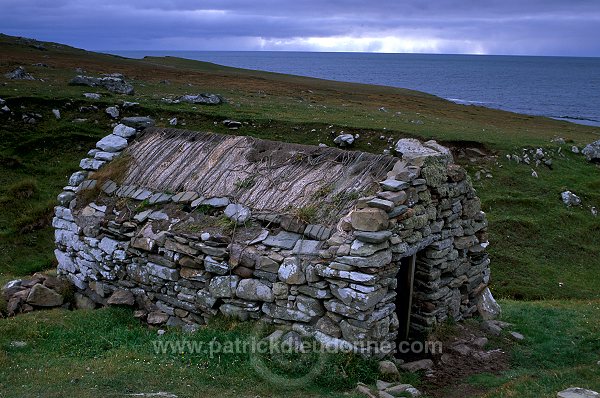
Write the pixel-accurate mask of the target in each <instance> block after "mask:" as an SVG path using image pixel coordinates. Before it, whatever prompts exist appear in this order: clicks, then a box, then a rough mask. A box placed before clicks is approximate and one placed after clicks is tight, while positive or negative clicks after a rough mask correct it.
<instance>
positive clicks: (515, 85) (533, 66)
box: [105, 51, 600, 126]
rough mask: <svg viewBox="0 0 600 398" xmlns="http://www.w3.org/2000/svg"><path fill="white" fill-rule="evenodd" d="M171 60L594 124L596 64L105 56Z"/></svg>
mask: <svg viewBox="0 0 600 398" xmlns="http://www.w3.org/2000/svg"><path fill="white" fill-rule="evenodd" d="M105 52H106V53H110V54H115V55H121V56H125V57H130V58H143V57H144V56H167V55H168V56H176V57H181V58H189V59H194V60H199V61H207V62H213V63H216V64H220V65H226V66H233V67H238V68H245V69H256V70H263V71H269V72H279V73H287V74H293V75H300V76H309V77H317V78H322V79H330V80H339V81H348V82H355V83H366V84H379V85H386V86H393V87H401V88H408V89H413V90H419V91H423V92H426V93H430V94H434V95H437V96H439V97H442V98H445V99H447V100H450V101H453V102H455V103H458V104H463V105H475V106H485V107H489V108H495V109H502V110H506V111H512V112H517V113H522V114H528V115H536V116H546V117H551V118H553V119H558V120H564V121H568V122H573V123H578V124H584V125H589V126H600V58H577V57H539V56H531V57H529V56H498V55H493V56H488V55H435V54H377V53H311V52H261V51H248V52H245V51H223V52H220V51H105Z"/></svg>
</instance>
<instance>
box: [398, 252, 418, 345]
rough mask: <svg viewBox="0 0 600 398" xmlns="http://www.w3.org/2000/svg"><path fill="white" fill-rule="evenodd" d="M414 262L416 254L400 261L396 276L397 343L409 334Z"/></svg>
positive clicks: (405, 338)
mask: <svg viewBox="0 0 600 398" xmlns="http://www.w3.org/2000/svg"><path fill="white" fill-rule="evenodd" d="M416 260H417V255H416V254H413V255H412V256H409V257H404V258H402V259H400V270H399V271H398V274H397V276H396V278H397V282H398V283H397V287H396V314H397V315H398V322H399V323H400V327H399V330H398V340H399V341H407V340H408V335H409V332H410V316H411V307H412V298H413V287H414V280H415V264H416Z"/></svg>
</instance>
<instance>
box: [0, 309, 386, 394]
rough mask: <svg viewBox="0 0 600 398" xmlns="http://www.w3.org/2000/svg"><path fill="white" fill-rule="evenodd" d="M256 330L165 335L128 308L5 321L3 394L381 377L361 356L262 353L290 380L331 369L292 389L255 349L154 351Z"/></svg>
mask: <svg viewBox="0 0 600 398" xmlns="http://www.w3.org/2000/svg"><path fill="white" fill-rule="evenodd" d="M256 330H259V329H257V328H256V327H255V324H253V323H236V322H233V321H228V320H226V319H217V320H215V321H214V323H213V325H212V326H211V327H209V328H203V329H201V330H200V331H199V332H197V333H195V334H193V335H187V334H183V333H181V332H178V331H176V330H168V332H167V334H165V335H163V336H158V335H157V332H156V330H155V329H149V328H147V327H145V326H142V325H141V324H140V323H139V321H137V320H135V319H134V318H133V316H132V314H131V312H130V311H129V310H126V309H120V308H106V309H101V310H96V311H74V312H70V311H64V310H52V311H42V312H37V313H30V314H26V315H23V316H19V317H15V318H11V319H7V320H4V321H3V322H0V366H1V367H2V369H3V371H2V372H0V392H2V391H10V394H11V395H10V396H11V397H30V396H39V395H43V396H45V397H64V396H77V397H97V396H111V395H113V394H114V395H115V396H120V395H122V394H126V393H139V392H158V391H168V392H170V393H174V394H177V395H178V396H179V397H196V396H198V395H201V396H207V395H216V396H224V397H229V396H231V397H234V396H242V397H255V396H265V395H266V396H273V395H278V396H298V397H300V396H329V397H341V396H345V395H344V393H343V391H345V390H347V389H351V388H353V387H354V386H355V385H356V382H357V381H358V380H367V381H368V382H374V380H375V377H376V369H377V365H376V362H375V361H373V360H367V359H363V358H360V357H357V356H349V355H341V354H340V355H327V356H325V357H323V358H322V359H320V360H319V358H316V357H298V356H295V355H293V354H274V355H272V356H262V354H256V355H260V358H259V359H260V360H261V363H262V364H264V367H265V368H266V369H268V370H269V372H271V373H272V374H273V375H278V376H281V377H289V378H290V380H293V379H294V378H298V376H299V375H303V374H308V373H309V371H308V370H309V369H311V368H312V367H314V366H317V365H319V364H320V366H321V368H318V369H323V370H324V371H321V372H316V373H315V375H314V376H315V377H313V378H307V379H306V380H305V382H303V383H298V385H296V386H294V388H293V389H290V388H287V387H286V386H285V385H277V384H274V383H272V382H269V381H268V379H265V378H264V377H262V376H261V375H260V373H258V372H257V371H256V370H255V369H257V368H255V366H254V365H253V364H254V363H256V362H255V361H256V357H254V356H253V355H254V354H250V353H249V352H243V353H228V352H226V351H225V350H222V351H224V352H218V351H217V352H214V353H213V354H211V353H210V352H209V350H208V349H206V350H204V349H202V350H201V351H200V352H198V353H194V352H189V351H188V352H186V351H183V352H171V350H167V352H166V353H156V351H155V348H154V344H155V342H156V341H163V342H166V341H173V342H174V341H178V340H185V341H194V342H196V343H202V344H204V345H203V346H202V347H208V345H209V344H212V347H218V346H219V344H221V345H225V344H226V343H227V342H235V341H239V342H240V343H239V344H240V345H241V344H244V342H249V341H250V339H251V338H253V335H254V333H255V331H256ZM259 336H262V335H259ZM13 341H24V342H26V343H27V346H26V347H24V348H16V347H12V346H11V343H12V342H13ZM211 342H212V343H211ZM42 358H43V361H41V359H42ZM325 370H326V371H325ZM24 375H26V377H23V376H24ZM132 376H133V377H132Z"/></svg>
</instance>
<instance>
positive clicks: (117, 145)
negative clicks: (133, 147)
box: [96, 134, 127, 152]
mask: <svg viewBox="0 0 600 398" xmlns="http://www.w3.org/2000/svg"><path fill="white" fill-rule="evenodd" d="M96 146H97V147H98V148H100V149H101V150H103V151H104V152H119V151H122V150H123V149H125V148H127V140H126V139H125V138H123V137H119V136H118V135H114V134H109V135H107V136H106V137H104V138H102V139H101V140H100V141H98V142H97V143H96Z"/></svg>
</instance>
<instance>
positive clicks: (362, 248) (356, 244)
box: [350, 239, 390, 257]
mask: <svg viewBox="0 0 600 398" xmlns="http://www.w3.org/2000/svg"><path fill="white" fill-rule="evenodd" d="M389 247H390V244H389V243H388V242H387V241H383V242H381V243H366V242H363V241H361V240H358V239H355V240H354V241H353V242H352V246H350V255H351V256H361V257H368V256H372V255H373V254H375V253H377V252H378V251H381V250H385V249H387V248H389Z"/></svg>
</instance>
